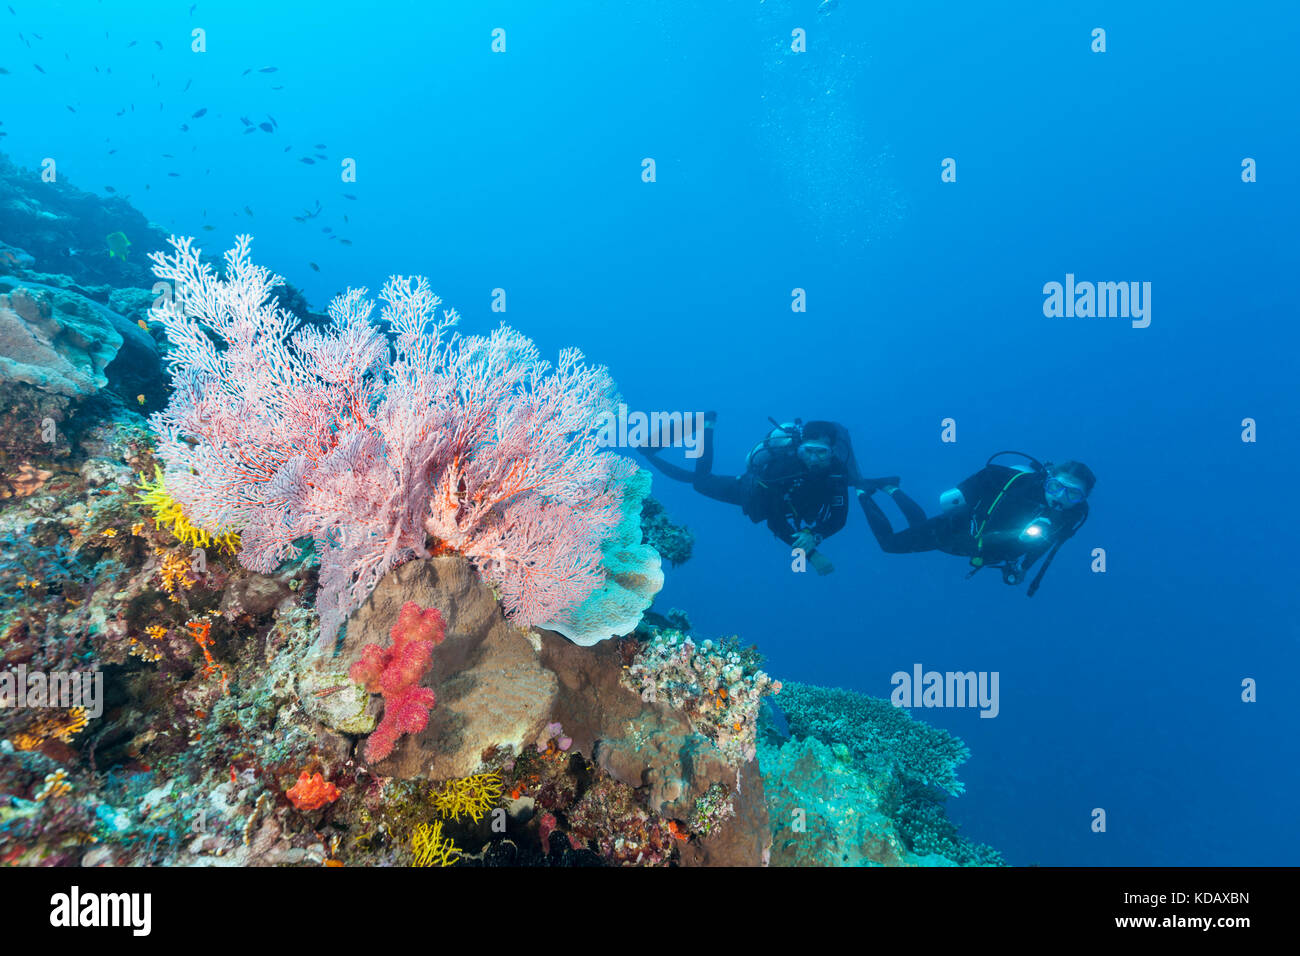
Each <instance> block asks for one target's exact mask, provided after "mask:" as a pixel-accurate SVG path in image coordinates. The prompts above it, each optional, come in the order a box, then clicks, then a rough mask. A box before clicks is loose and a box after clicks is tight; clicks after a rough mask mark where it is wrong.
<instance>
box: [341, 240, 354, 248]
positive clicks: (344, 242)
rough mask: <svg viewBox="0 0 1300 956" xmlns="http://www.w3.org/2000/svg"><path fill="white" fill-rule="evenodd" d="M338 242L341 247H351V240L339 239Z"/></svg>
mask: <svg viewBox="0 0 1300 956" xmlns="http://www.w3.org/2000/svg"><path fill="white" fill-rule="evenodd" d="M339 242H341V243H343V245H345V246H350V245H352V240H351V239H340V240H339Z"/></svg>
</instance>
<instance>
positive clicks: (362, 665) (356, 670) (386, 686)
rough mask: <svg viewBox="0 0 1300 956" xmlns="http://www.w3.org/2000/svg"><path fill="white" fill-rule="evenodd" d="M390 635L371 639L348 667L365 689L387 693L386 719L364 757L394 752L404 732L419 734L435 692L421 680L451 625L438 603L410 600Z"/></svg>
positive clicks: (375, 759) (373, 737)
mask: <svg viewBox="0 0 1300 956" xmlns="http://www.w3.org/2000/svg"><path fill="white" fill-rule="evenodd" d="M389 636H390V637H392V639H393V643H392V645H391V646H390V647H380V646H379V645H378V644H367V645H366V646H365V647H364V648H362V650H361V659H360V660H359V661H357V662H356V663H355V664H353V665H352V669H351V670H350V671H349V674H350V675H351V677H352V679H353V680H354V681H356V682H357V683H358V684H361V685H363V686H364V687H365V689H366V690H367V691H369V692H370V693H372V694H383V695H384V716H383V719H382V720H380V721H379V726H378V727H376V728H375V732H374V733H373V734H371V735H370V739H369V740H367V741H366V759H367V760H369V761H371V762H372V763H373V762H376V761H379V760H383V759H384V758H385V757H387V756H388V755H389V754H390V753H392V752H393V746H394V745H395V744H396V743H397V738H398V737H400V736H401V735H402V734H418V733H419V732H420V731H422V730H423V729H424V727H425V724H427V723H428V722H429V711H430V710H431V709H432V708H433V705H434V704H435V703H436V698H435V697H434V694H433V691H431V690H430V689H429V688H427V687H420V686H418V685H419V683H420V679H421V678H422V677H424V674H425V672H426V671H428V669H429V665H430V664H431V663H433V648H434V645H435V644H439V643H441V642H442V639H443V638H444V637H446V636H447V625H446V623H445V622H444V621H443V619H442V614H441V613H440V612H439V611H438V609H437V608H433V607H431V608H422V607H420V605H418V604H416V603H415V602H414V601H407V602H406V603H405V604H403V605H402V610H401V613H399V614H398V616H397V623H396V624H394V625H393V628H392V630H391V631H389Z"/></svg>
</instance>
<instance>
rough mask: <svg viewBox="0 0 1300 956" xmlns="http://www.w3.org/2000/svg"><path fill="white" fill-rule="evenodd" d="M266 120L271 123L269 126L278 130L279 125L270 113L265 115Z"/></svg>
mask: <svg viewBox="0 0 1300 956" xmlns="http://www.w3.org/2000/svg"><path fill="white" fill-rule="evenodd" d="M266 118H267V119H269V120H270V121H271V125H272V126H274V127H275V128H276V129H279V128H280V124H279V123H277V122H276V121H275V117H274V116H272V115H271V114H270V113H267V114H266Z"/></svg>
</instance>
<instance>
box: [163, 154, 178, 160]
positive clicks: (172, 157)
mask: <svg viewBox="0 0 1300 956" xmlns="http://www.w3.org/2000/svg"><path fill="white" fill-rule="evenodd" d="M162 157H163V159H175V158H176V157H175V156H173V155H172V154H171V153H163V154H162Z"/></svg>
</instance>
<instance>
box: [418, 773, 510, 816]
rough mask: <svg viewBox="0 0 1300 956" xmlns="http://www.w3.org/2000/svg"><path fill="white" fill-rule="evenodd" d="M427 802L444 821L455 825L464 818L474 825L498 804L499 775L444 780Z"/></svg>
mask: <svg viewBox="0 0 1300 956" xmlns="http://www.w3.org/2000/svg"><path fill="white" fill-rule="evenodd" d="M429 799H430V801H431V802H432V803H433V807H434V809H435V810H437V811H438V815H439V816H441V817H442V818H443V819H444V820H446V819H451V820H453V821H459V820H460V818H461V816H462V815H464V816H466V817H468V818H469V819H471V820H473V821H474V822H475V823H478V822H479V821H480V820H482V819H483V815H484V814H485V813H487V812H488V811H489V810H491V809H492V808H493V807H495V806H497V805H498V804H499V803H500V802H501V774H499V773H497V772H495V771H492V772H489V773H476V774H473V775H471V776H468V777H461V778H460V779H459V780H448V781H447V782H446V783H444V784H443V785H442V786H441V787H440V788H439V789H437V790H436V791H434V792H433V794H431V795H430V797H429Z"/></svg>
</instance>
